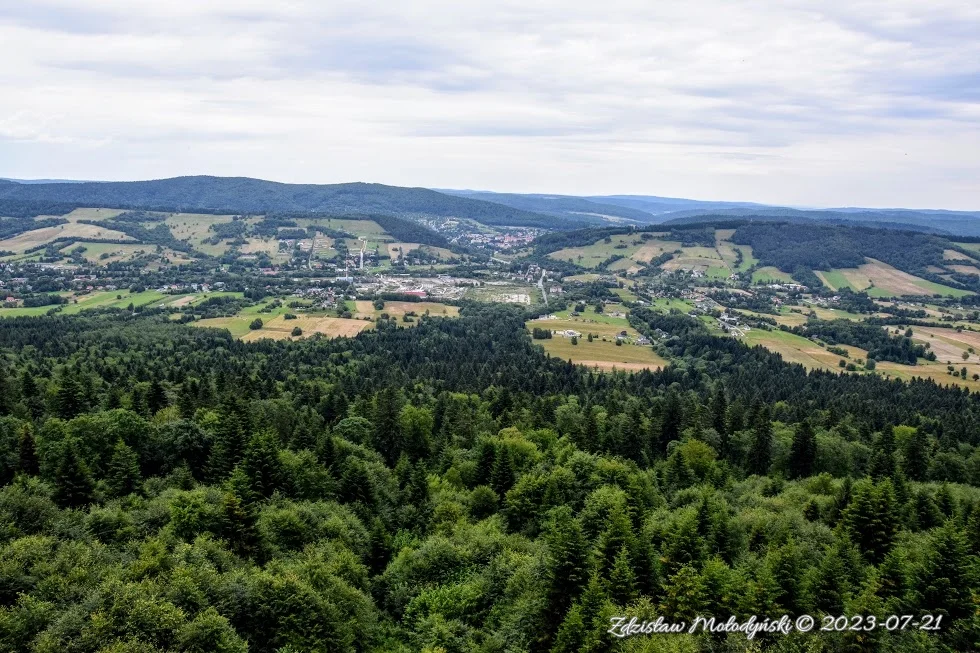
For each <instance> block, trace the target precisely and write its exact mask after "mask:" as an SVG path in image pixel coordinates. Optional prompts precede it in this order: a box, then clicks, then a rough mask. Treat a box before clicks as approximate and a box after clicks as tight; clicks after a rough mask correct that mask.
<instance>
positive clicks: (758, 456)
mask: <svg viewBox="0 0 980 653" xmlns="http://www.w3.org/2000/svg"><path fill="white" fill-rule="evenodd" d="M770 465H772V423H771V422H770V421H769V411H768V410H767V409H765V408H763V409H762V410H760V411H759V414H758V416H757V417H756V421H755V426H754V428H753V429H752V445H751V447H750V449H749V473H750V474H758V475H759V476H765V475H766V474H768V473H769V466H770Z"/></svg>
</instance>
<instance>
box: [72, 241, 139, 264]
mask: <svg viewBox="0 0 980 653" xmlns="http://www.w3.org/2000/svg"><path fill="white" fill-rule="evenodd" d="M76 247H84V248H85V252H84V253H83V254H82V257H83V258H84V259H85V260H86V261H90V262H92V263H101V264H106V263H115V262H117V261H128V260H130V259H132V258H134V257H136V256H137V255H139V254H145V253H148V252H155V251H156V246H155V245H144V244H134V245H124V244H122V243H86V242H75V243H71V244H69V245H66V246H64V247H62V248H61V249H60V250H59V251H60V252H61V253H62V254H69V253H70V252H71V250H73V249H75V248H76ZM103 255H105V256H103Z"/></svg>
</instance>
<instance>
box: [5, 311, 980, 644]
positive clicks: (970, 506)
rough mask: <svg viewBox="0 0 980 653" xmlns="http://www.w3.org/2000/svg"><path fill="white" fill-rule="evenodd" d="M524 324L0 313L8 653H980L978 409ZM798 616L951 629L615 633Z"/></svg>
mask: <svg viewBox="0 0 980 653" xmlns="http://www.w3.org/2000/svg"><path fill="white" fill-rule="evenodd" d="M525 317H526V316H525V315H524V314H523V313H522V310H521V309H518V308H515V307H508V306H503V305H478V304H472V305H465V306H464V307H463V311H462V315H461V317H460V318H458V319H445V318H429V317H422V318H420V324H418V326H416V327H414V328H410V329H407V328H398V327H397V324H396V323H394V322H389V323H384V322H381V323H379V325H378V329H377V331H376V332H373V333H365V334H362V335H360V336H358V337H356V338H352V339H337V340H326V339H321V338H311V339H307V340H303V341H298V342H288V341H287V342H275V341H271V340H263V341H259V342H256V343H243V342H240V341H237V340H233V339H232V338H231V337H230V336H229V334H228V333H227V332H225V331H218V330H213V329H201V328H191V327H188V326H184V325H179V324H175V323H173V322H171V321H169V320H168V319H167V316H166V315H159V314H154V313H153V312H152V311H145V312H144V313H143V314H141V315H134V314H130V313H128V312H115V313H113V312H108V313H103V314H93V315H90V316H75V317H58V316H46V317H37V318H30V317H25V318H17V319H7V320H3V321H0V352H2V354H3V355H2V361H3V369H2V373H0V383H2V386H0V414H2V417H0V454H2V458H0V484H2V487H0V650H3V651H38V652H51V653H54V652H58V653H61V652H78V653H82V652H86V653H87V652H100V653H130V652H140V653H143V652H147V653H150V652H162V651H181V652H183V651H186V652H200V653H204V652H244V651H253V652H262V653H264V652H269V653H271V652H274V651H277V652H280V653H287V652H298V651H330V652H333V651H364V652H367V651H396V652H397V651H406V652H407V651H430V652H433V653H435V652H437V651H445V652H447V653H448V652H468V651H484V652H488V653H489V652H497V651H499V652H504V651H508V652H511V651H528V652H531V651H535V652H536V651H555V652H571V651H575V652H586V651H588V652H592V651H614V650H615V651H749V650H771V651H968V650H974V649H975V648H976V647H977V646H978V642H980V618H978V616H977V609H978V604H977V587H978V585H977V578H978V572H980V490H978V489H977V487H976V486H977V485H980V450H978V449H977V446H978V445H980V431H978V428H977V427H978V418H980V402H978V399H977V396H976V395H971V394H969V393H968V392H967V391H964V390H958V389H955V388H949V387H946V388H944V387H941V386H939V385H936V384H934V383H933V382H931V381H916V382H913V383H902V382H899V381H887V380H885V379H882V378H880V377H876V376H856V375H850V376H844V375H838V374H834V373H830V372H809V373H808V372H806V371H805V370H804V369H803V368H802V367H800V366H798V365H790V364H788V363H785V362H783V361H782V359H781V358H780V357H779V356H778V355H776V354H773V353H770V352H767V351H766V350H764V349H762V348H749V347H747V346H745V345H743V344H741V343H739V342H738V341H735V340H732V339H722V338H719V337H716V336H712V335H710V334H708V333H707V332H706V331H705V330H704V329H703V328H701V327H699V324H700V323H698V322H697V321H691V320H686V318H685V317H684V316H679V315H662V314H657V313H654V312H652V311H647V310H644V309H642V308H637V309H636V310H634V311H633V313H632V315H631V323H632V324H633V325H634V327H635V328H637V329H638V330H640V331H641V332H644V333H653V332H654V331H655V330H658V329H659V330H661V331H664V332H667V333H669V334H671V335H670V338H669V339H668V340H667V342H666V347H668V348H669V351H670V353H671V355H672V356H673V359H674V360H675V361H676V362H675V364H674V365H672V366H670V367H668V368H666V369H665V370H663V371H660V372H641V373H637V374H625V373H611V374H598V373H596V372H590V371H588V370H587V369H586V368H583V367H578V366H573V365H571V364H570V363H568V362H565V361H562V360H560V359H557V358H549V357H548V356H547V355H546V354H544V352H543V350H542V349H541V348H540V347H538V346H536V345H535V344H534V341H533V340H532V338H531V335H530V334H529V333H528V332H527V331H526V330H525V329H524V326H523V321H524V319H525ZM783 614H787V615H791V616H793V617H795V616H798V615H802V614H811V615H814V616H815V617H817V623H818V624H819V623H820V622H821V619H820V617H821V616H822V615H830V616H832V617H836V616H841V615H848V616H850V615H855V614H861V615H877V617H878V618H879V619H882V620H883V619H884V618H885V617H886V616H887V615H915V616H916V618H917V619H918V617H919V616H920V615H924V614H929V615H934V616H935V617H937V618H940V620H941V625H942V627H941V628H940V629H939V630H936V631H926V630H922V629H920V628H915V627H911V626H910V627H908V628H905V629H896V630H887V629H883V628H878V629H872V630H862V629H859V630H846V629H845V630H842V631H839V632H833V631H827V632H816V631H815V632H811V633H808V634H804V633H799V632H794V633H790V634H788V635H775V634H759V635H757V636H756V637H755V638H754V639H752V640H748V639H746V637H745V635H743V634H741V633H731V634H705V633H701V634H694V635H689V634H666V635H651V636H642V637H633V638H626V639H617V638H614V637H612V636H611V635H610V634H609V633H608V632H607V630H608V629H609V626H610V619H611V618H613V617H616V616H627V617H632V616H636V617H637V618H638V619H639V620H647V619H648V620H653V619H656V617H658V616H663V617H664V618H668V619H672V620H686V621H687V622H690V620H692V619H693V618H694V617H695V616H696V615H714V616H717V617H719V619H720V620H724V619H727V617H728V616H729V615H734V616H735V617H736V618H738V619H746V618H748V617H749V616H751V615H758V616H759V617H760V618H764V617H771V618H776V617H778V616H780V615H783Z"/></svg>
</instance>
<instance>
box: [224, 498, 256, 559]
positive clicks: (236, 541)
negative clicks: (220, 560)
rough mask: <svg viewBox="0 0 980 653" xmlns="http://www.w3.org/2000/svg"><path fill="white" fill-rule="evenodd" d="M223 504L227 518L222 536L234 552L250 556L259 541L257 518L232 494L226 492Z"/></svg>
mask: <svg viewBox="0 0 980 653" xmlns="http://www.w3.org/2000/svg"><path fill="white" fill-rule="evenodd" d="M221 504H222V509H223V511H224V517H225V519H224V528H223V530H222V536H223V537H224V539H225V540H226V541H227V542H228V543H229V544H230V545H231V548H232V551H234V552H235V553H237V554H238V555H242V556H247V555H249V554H250V553H251V552H252V551H253V550H254V549H255V546H256V542H257V540H258V534H257V532H256V529H255V518H254V517H253V516H252V515H251V514H250V513H249V511H248V510H247V509H246V508H245V506H244V505H243V504H242V500H241V499H240V498H239V497H238V496H237V495H235V494H234V493H232V492H225V494H224V497H222V500H221Z"/></svg>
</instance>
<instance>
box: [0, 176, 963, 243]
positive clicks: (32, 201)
mask: <svg viewBox="0 0 980 653" xmlns="http://www.w3.org/2000/svg"><path fill="white" fill-rule="evenodd" d="M42 203H48V204H61V205H77V206H106V207H117V208H143V209H157V210H172V211H179V210H184V211H193V210H197V211H211V212H229V213H253V214H255V213H269V212H277V213H309V212H323V213H327V212H329V213H375V214H382V215H396V216H400V217H405V218H413V219H419V218H425V217H463V218H470V219H472V220H475V221H477V222H481V223H483V224H488V225H506V226H528V227H540V228H545V229H577V228H581V227H585V226H589V225H601V224H637V225H649V224H661V223H671V224H676V223H690V222H702V221H708V220H711V221H718V220H744V219H758V220H796V221H809V220H814V221H820V222H835V223H860V224H876V225H878V226H881V227H887V228H902V227H911V228H915V229H916V230H934V231H937V232H944V233H950V234H957V235H966V236H980V211H943V210H913V209H864V208H853V207H847V208H839V209H813V210H809V209H797V208H789V207H780V206H771V205H765V204H754V203H750V202H706V201H700V200H690V199H682V198H674V197H658V196H654V195H593V196H581V197H579V196H573V195H550V194H516V193H493V192H489V191H475V190H449V189H428V188H404V187H401V186H386V185H383V184H368V183H360V182H356V183H346V184H283V183H278V182H273V181H265V180H262V179H251V178H248V177H211V176H196V177H174V178H172V179H158V180H153V181H132V182H78V181H64V180H58V181H53V180H18V179H0V215H20V214H23V212H24V210H25V209H24V207H25V206H26V207H30V206H34V205H39V204H42Z"/></svg>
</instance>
